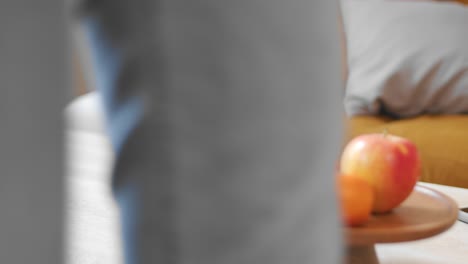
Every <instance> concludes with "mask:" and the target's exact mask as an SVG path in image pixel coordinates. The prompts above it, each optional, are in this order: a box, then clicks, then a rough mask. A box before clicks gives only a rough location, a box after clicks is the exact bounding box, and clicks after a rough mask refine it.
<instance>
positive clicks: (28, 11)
mask: <svg viewBox="0 0 468 264" xmlns="http://www.w3.org/2000/svg"><path fill="white" fill-rule="evenodd" d="M63 11H64V3H63V1H48V0H45V1H36V0H4V1H0V89H1V95H0V124H1V126H0V146H1V147H0V263H12V264H15V263H37V264H45V263H48V264H62V263H64V258H63V256H64V255H63V250H64V247H63V243H64V240H63V233H62V232H63V227H64V223H63V221H64V220H65V213H66V212H65V210H64V209H65V206H64V201H65V200H66V199H65V198H66V197H65V195H64V194H65V192H64V179H65V177H64V173H65V172H64V169H63V168H64V158H63V156H64V150H63V147H64V146H63V144H62V141H63V139H64V137H63V122H62V111H63V107H64V106H65V101H66V95H67V93H69V92H70V91H71V89H70V90H67V88H69V80H68V76H69V68H68V67H67V64H68V62H69V61H68V60H67V56H68V49H67V28H66V26H65V24H66V21H65V17H64V14H63Z"/></svg>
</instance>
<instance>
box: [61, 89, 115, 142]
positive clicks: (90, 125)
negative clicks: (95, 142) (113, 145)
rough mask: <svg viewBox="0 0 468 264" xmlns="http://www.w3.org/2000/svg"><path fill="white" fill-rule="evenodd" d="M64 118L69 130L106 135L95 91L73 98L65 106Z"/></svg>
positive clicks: (100, 104)
mask: <svg viewBox="0 0 468 264" xmlns="http://www.w3.org/2000/svg"><path fill="white" fill-rule="evenodd" d="M65 119H66V121H67V127H68V128H69V129H70V130H74V131H83V132H92V133H97V134H100V135H102V136H106V137H107V130H106V126H105V118H104V110H103V106H102V103H101V97H100V95H99V93H97V92H91V93H88V94H85V95H82V96H80V97H78V98H76V99H74V100H73V101H72V102H71V103H70V104H69V105H68V106H67V107H66V108H65Z"/></svg>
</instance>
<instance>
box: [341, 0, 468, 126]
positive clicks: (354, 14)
mask: <svg viewBox="0 0 468 264" xmlns="http://www.w3.org/2000/svg"><path fill="white" fill-rule="evenodd" d="M342 8H343V22H344V28H345V32H346V38H347V53H348V58H347V59H348V67H349V73H348V74H349V75H348V81H347V85H346V86H347V87H346V95H345V100H344V101H345V108H346V111H347V113H348V115H351V116H352V115H370V114H379V113H381V112H382V111H384V112H387V113H391V114H394V115H396V116H399V117H409V116H413V115H418V114H423V113H432V114H435V113H463V112H468V8H467V6H464V5H461V4H457V3H453V2H426V1H424V2H421V1H371V0H367V1H366V0H359V1H358V0H344V1H343V2H342Z"/></svg>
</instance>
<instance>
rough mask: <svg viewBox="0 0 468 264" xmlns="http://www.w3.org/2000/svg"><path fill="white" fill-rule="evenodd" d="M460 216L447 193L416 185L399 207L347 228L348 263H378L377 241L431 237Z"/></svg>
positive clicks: (449, 225) (385, 241)
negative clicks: (358, 225)
mask: <svg viewBox="0 0 468 264" xmlns="http://www.w3.org/2000/svg"><path fill="white" fill-rule="evenodd" d="M457 216H458V206H457V204H456V203H455V202H454V201H453V200H452V199H451V198H449V197H447V196H446V195H444V194H442V193H440V192H438V191H435V190H433V189H430V188H427V187H424V186H420V185H416V187H415V188H414V191H413V192H412V193H411V195H410V196H409V197H408V199H406V200H405V201H404V202H403V203H402V204H401V205H400V206H399V207H397V208H395V209H394V210H393V211H391V212H390V213H387V214H378V215H372V217H371V219H370V220H369V222H367V223H366V224H365V225H364V226H361V227H349V228H346V230H345V232H346V238H347V263H348V264H362V263H365V264H376V263H379V261H378V258H377V255H376V253H375V246H374V245H375V244H376V243H395V242H404V241H412V240H417V239H422V238H428V237H431V236H434V235H437V234H439V233H441V232H443V231H445V230H447V229H448V228H449V227H451V226H452V225H453V224H454V223H455V221H456V220H457Z"/></svg>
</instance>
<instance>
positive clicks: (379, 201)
mask: <svg viewBox="0 0 468 264" xmlns="http://www.w3.org/2000/svg"><path fill="white" fill-rule="evenodd" d="M340 170H341V173H343V174H347V175H353V176H354V177H360V178H362V179H364V180H366V181H367V182H368V183H369V184H370V185H371V186H372V187H373V190H374V203H373V206H372V212H374V213H385V212H389V211H391V210H392V209H393V208H395V207H397V206H398V205H400V204H401V203H402V202H403V201H404V200H405V199H406V198H407V197H408V196H409V195H410V194H411V192H412V191H413V188H414V186H415V185H416V182H417V181H418V179H419V174H420V170H421V161H420V157H419V153H418V150H417V147H416V145H415V144H414V143H412V142H411V141H410V140H408V139H405V138H402V137H398V136H394V135H388V134H386V133H384V134H366V135H361V136H358V137H356V138H354V139H353V140H351V141H350V142H349V143H348V144H347V145H346V147H345V149H344V150H343V153H342V155H341V160H340Z"/></svg>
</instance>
